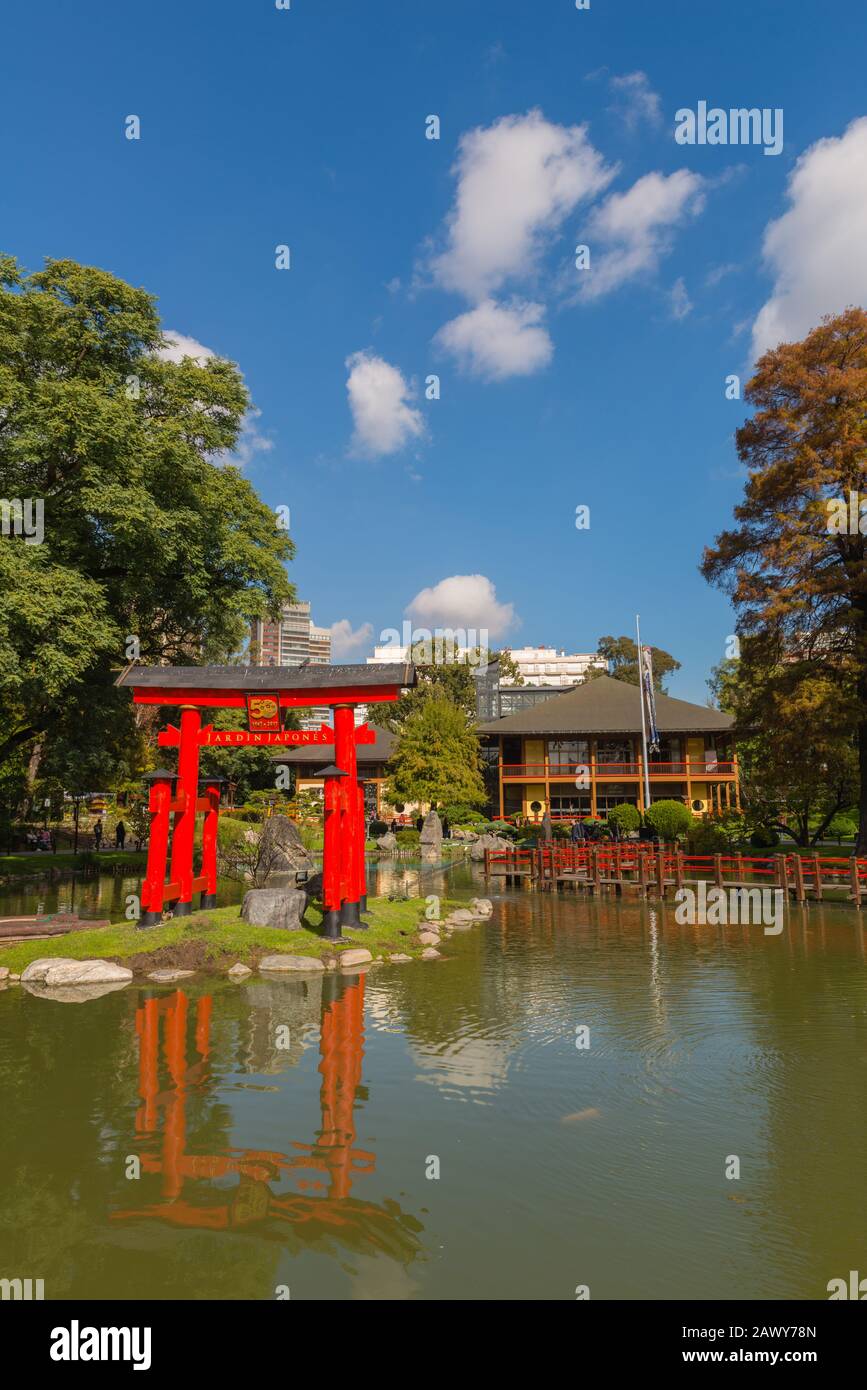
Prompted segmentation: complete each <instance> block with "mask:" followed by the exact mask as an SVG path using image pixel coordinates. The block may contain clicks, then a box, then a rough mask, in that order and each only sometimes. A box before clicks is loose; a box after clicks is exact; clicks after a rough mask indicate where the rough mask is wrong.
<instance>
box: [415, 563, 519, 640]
mask: <svg viewBox="0 0 867 1390" xmlns="http://www.w3.org/2000/svg"><path fill="white" fill-rule="evenodd" d="M404 611H405V613H406V615H407V617H409V618H412V620H413V622H415V623H418V624H419V625H420V626H422V627H426V628H429V629H430V631H433V630H434V629H435V628H437V627H441V628H443V627H444V628H463V629H465V630H466V629H467V628H475V629H476V631H478V630H479V628H487V630H488V634H489V636H490V637H492V638H497V637H501V636H502V635H503V633H504V632H506V631H508V629H509V628H510V627H513V626H514V625H515V623H516V621H517V620H516V615H515V609H514V605H513V604H511V603H499V602H498V600H497V591H496V589H495V588H494V585H493V584H492V583H491V581H490V579H487V578H486V577H485V575H483V574H453V575H452V576H451V577H450V578H449V579H441V580H440V582H439V583H438V584H434V585H433V587H432V588H430V589H422V590H421V592H420V593H418V594H416V596H415V598H414V599H412V601H411V602H410V603H408V604H407V606H406V609H405V610H404Z"/></svg>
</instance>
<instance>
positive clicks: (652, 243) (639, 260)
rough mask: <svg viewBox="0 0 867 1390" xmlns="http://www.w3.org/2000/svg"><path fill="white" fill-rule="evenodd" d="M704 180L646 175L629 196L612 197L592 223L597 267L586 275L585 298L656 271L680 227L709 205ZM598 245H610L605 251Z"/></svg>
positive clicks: (682, 172) (681, 173) (684, 172)
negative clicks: (705, 195) (681, 223)
mask: <svg viewBox="0 0 867 1390" xmlns="http://www.w3.org/2000/svg"><path fill="white" fill-rule="evenodd" d="M703 186H704V180H703V179H702V178H701V176H700V175H699V174H693V173H691V172H690V171H689V170H688V169H678V170H677V171H676V172H675V173H673V174H668V175H665V174H660V173H652V174H644V175H643V177H642V178H640V179H638V180H637V182H636V183H634V184H633V185H632V187H631V188H628V189H627V190H626V192H625V193H612V194H611V195H610V197H608V198H606V199H605V202H604V203H603V204H602V205H601V206H600V207H598V208H596V209H595V210H594V211H593V212H592V213H591V215H590V218H589V221H588V237H587V240H588V243H589V245H590V247H591V257H592V259H591V269H589V270H586V271H582V276H583V277H584V278H583V279H582V281H581V285H582V290H581V297H582V298H584V299H598V298H599V297H600V295H603V294H608V293H610V292H611V291H612V290H616V289H618V288H619V287H620V286H621V285H622V284H624V283H625V282H626V281H627V280H632V279H634V278H635V277H636V276H638V275H642V274H645V273H647V272H649V271H652V270H655V269H656V267H657V265H658V264H659V261H660V259H661V257H662V256H663V255H665V254H666V253H667V252H668V251H669V250H670V249H671V239H672V231H673V229H674V227H676V226H677V225H678V223H680V222H683V221H684V220H685V219H686V218H687V217H689V216H695V215H696V214H698V213H699V212H700V211H701V209H702V207H703V206H704V194H703ZM597 245H602V246H603V247H605V246H606V245H607V246H608V247H609V249H607V250H602V252H601V253H600V252H598V251H597Z"/></svg>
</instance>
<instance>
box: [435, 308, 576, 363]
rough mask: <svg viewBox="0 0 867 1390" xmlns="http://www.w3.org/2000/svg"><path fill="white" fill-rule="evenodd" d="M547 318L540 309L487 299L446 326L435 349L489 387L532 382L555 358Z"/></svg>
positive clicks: (436, 340) (436, 337)
mask: <svg viewBox="0 0 867 1390" xmlns="http://www.w3.org/2000/svg"><path fill="white" fill-rule="evenodd" d="M544 316H545V309H544V306H543V305H542V304H527V303H523V302H521V301H513V302H512V303H511V304H509V305H501V304H497V303H496V301H495V300H493V299H486V300H484V302H483V303H481V304H480V305H479V306H478V307H477V308H475V309H470V310H469V311H468V312H467V313H466V314H460V315H459V316H458V318H456V319H452V320H451V322H450V323H447V324H445V325H444V326H443V327H442V328H441V329H440V330H439V332H438V333H437V334H436V336H435V338H434V343H435V344H436V345H437V346H438V347H440V348H442V349H443V350H444V351H445V352H447V353H449V354H450V355H451V356H452V357H454V358H455V359H456V360H457V362H458V364H459V365H460V366H461V367H462V368H464V369H465V370H467V371H470V372H472V373H473V375H475V376H480V377H483V378H484V379H485V380H486V381H504V380H505V379H506V377H510V376H529V375H530V374H531V373H532V372H538V371H540V370H541V369H542V368H543V367H547V365H548V363H549V362H550V361H551V357H552V356H553V353H554V344H553V343H552V342H551V338H550V336H549V334H548V330H547V329H546V328H544V327H542V326H541V323H542V319H543V318H544Z"/></svg>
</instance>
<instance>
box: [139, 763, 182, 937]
mask: <svg viewBox="0 0 867 1390" xmlns="http://www.w3.org/2000/svg"><path fill="white" fill-rule="evenodd" d="M149 780H150V783H151V791H150V799H149V802H148V810H149V811H150V813H151V828H150V836H149V838H148V865H147V870H146V873H145V878H144V882H143V883H142V888H141V916H140V917H139V926H140V927H153V926H156V924H157V922H161V921H162V916H163V896H164V892H165V882H166V858H167V855H168V845H169V808H170V806H171V800H172V782H173V780H174V778H173V777H172V774H171V773H170V772H162V771H159V772H155V773H152V774H151V777H150V779H149Z"/></svg>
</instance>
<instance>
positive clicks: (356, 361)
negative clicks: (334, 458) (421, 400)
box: [346, 350, 425, 457]
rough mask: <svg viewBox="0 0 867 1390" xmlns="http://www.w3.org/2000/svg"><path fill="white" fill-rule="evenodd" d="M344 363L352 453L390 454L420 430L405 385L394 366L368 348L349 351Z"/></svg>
mask: <svg viewBox="0 0 867 1390" xmlns="http://www.w3.org/2000/svg"><path fill="white" fill-rule="evenodd" d="M346 365H347V367H348V368H349V377H348V379H347V382H346V390H347V392H348V395H349V408H350V410H351V411H352V421H353V424H354V426H355V432H354V434H353V438H352V447H353V450H354V451H355V452H356V453H358V454H363V455H367V456H374V457H376V456H379V455H382V454H394V453H396V452H397V451H398V449H402V448H403V447H404V445H405V444H407V443H409V441H410V440H411V439H418V438H420V437H421V436H422V435H423V434H424V432H425V427H424V420H423V418H422V414H421V411H419V410H416V409H415V408H414V407H413V406H411V405H410V404H409V396H410V391H409V385H408V384H407V382H406V381H405V380H404V378H403V376H402V374H401V372H400V371H399V370H398V369H397V367H393V366H392V365H391V363H390V362H386V361H385V359H384V358H382V357H377V356H376V355H375V354H374V353H372V352H370V351H369V350H368V351H365V352H354V353H352V355H351V356H350V357H347V359H346Z"/></svg>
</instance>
